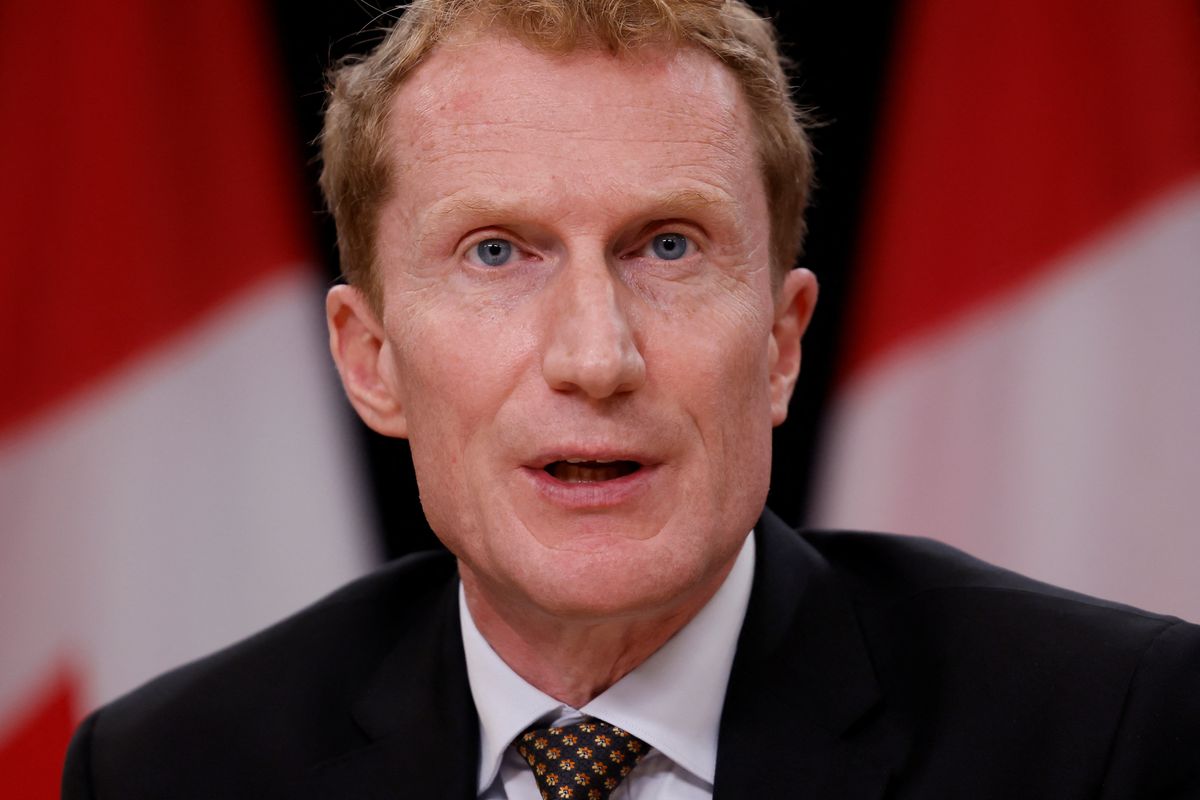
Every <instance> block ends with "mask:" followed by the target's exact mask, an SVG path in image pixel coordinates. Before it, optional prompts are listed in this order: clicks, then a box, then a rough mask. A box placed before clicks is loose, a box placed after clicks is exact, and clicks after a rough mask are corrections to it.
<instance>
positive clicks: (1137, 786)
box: [802, 531, 1200, 798]
mask: <svg viewBox="0 0 1200 800" xmlns="http://www.w3.org/2000/svg"><path fill="white" fill-rule="evenodd" d="M802 538H803V539H804V541H806V542H807V543H808V544H809V545H811V546H812V547H813V548H814V549H815V550H816V551H817V552H818V553H819V554H820V556H821V558H822V559H823V561H824V563H825V564H826V565H827V566H828V569H829V570H830V572H831V573H832V574H833V575H834V576H836V580H837V581H838V583H839V584H840V585H842V586H843V587H844V589H845V591H846V592H847V594H848V595H849V596H850V597H851V598H852V602H853V604H854V606H855V609H856V612H857V616H858V621H859V624H860V626H861V628H862V633H863V638H864V640H865V641H866V643H867V646H868V649H869V650H870V651H871V659H872V661H873V664H874V667H875V671H876V674H877V676H878V679H879V681H880V684H881V685H882V687H883V689H884V693H885V696H887V698H888V701H887V702H888V703H889V707H890V713H892V714H894V715H895V716H896V718H899V719H905V720H907V721H908V724H910V725H911V726H912V727H913V728H914V729H916V730H920V731H922V732H923V733H922V735H923V736H926V737H928V738H927V745H928V748H929V749H928V754H927V755H925V756H924V757H923V758H924V760H923V761H922V762H921V766H920V767H919V768H917V769H919V770H929V771H930V772H936V771H939V770H940V771H941V773H944V774H953V773H954V772H955V769H957V770H958V772H957V774H959V775H962V774H965V773H964V770H963V769H962V768H961V766H960V767H958V768H956V767H953V766H950V765H949V764H943V763H941V762H942V761H943V760H945V759H947V758H951V759H957V762H956V763H959V764H960V765H961V764H972V765H973V766H972V767H971V770H970V772H971V773H972V775H973V778H974V779H975V780H979V781H982V780H984V778H981V777H978V776H986V777H987V780H989V781H991V782H992V784H993V785H1000V784H1003V782H1004V781H1006V780H1011V781H1013V782H1014V783H1013V786H1014V787H1015V786H1016V785H1017V784H1016V780H1017V779H1016V778H1014V777H1013V776H1014V775H1017V774H1018V772H1019V771H1018V772H1011V771H1007V770H1008V768H1009V766H1011V765H1016V764H1025V765H1037V764H1042V765H1043V766H1044V769H1043V770H1042V773H1043V775H1045V776H1047V777H1046V780H1047V781H1048V782H1049V783H1051V784H1052V783H1054V782H1055V781H1063V782H1064V787H1063V788H1064V791H1065V787H1066V784H1065V781H1066V780H1067V776H1072V778H1073V779H1079V780H1081V781H1083V782H1084V783H1087V784H1089V785H1090V786H1091V787H1092V788H1093V789H1094V791H1095V796H1097V797H1101V798H1109V797H1112V798H1117V797H1122V798H1124V797H1160V796H1161V797H1167V796H1170V797H1175V796H1179V797H1184V796H1187V797H1192V796H1200V764H1197V762H1196V760H1195V758H1194V751H1195V748H1196V747H1197V746H1200V626H1197V625H1193V624H1191V623H1188V622H1184V621H1183V620H1180V619H1178V618H1176V617H1173V616H1168V615H1164V614H1158V613H1152V612H1148V611H1143V610H1141V609H1138V608H1134V607H1132V606H1128V605H1123V604H1121V603H1115V602H1111V601H1108V600H1103V599H1100V598H1096V597H1091V596H1088V595H1085V594H1081V593H1078V592H1073V591H1069V590H1066V589H1063V588H1060V587H1056V586H1052V585H1049V584H1046V583H1042V582H1040V581H1037V580H1033V579H1031V578H1028V577H1025V576H1022V575H1020V574H1017V573H1015V572H1012V571H1009V570H1006V569H1002V568H1000V567H997V566H994V565H991V564H988V563H986V562H984V561H981V560H979V559H977V558H974V557H972V556H969V555H967V554H966V553H963V552H961V551H959V550H956V549H955V548H953V547H950V546H948V545H945V544H941V543H939V542H935V541H932V540H929V539H922V538H917V537H906V536H896V535H889V534H877V533H864V532H846V531H811V532H804V533H803V534H802ZM979 742H991V743H994V745H992V749H990V750H980V749H978V748H975V747H974V746H973V744H972V743H979ZM1000 743H1003V746H1002V747H1001V746H1000ZM1000 764H1003V765H1004V766H997V765H1000ZM1068 764H1069V769H1068V768H1067V765H1068ZM1056 765H1057V766H1056ZM1192 793H1194V794H1192ZM1020 794H1021V792H1020V791H1015V789H1014V793H1013V794H1012V795H1011V796H1020Z"/></svg>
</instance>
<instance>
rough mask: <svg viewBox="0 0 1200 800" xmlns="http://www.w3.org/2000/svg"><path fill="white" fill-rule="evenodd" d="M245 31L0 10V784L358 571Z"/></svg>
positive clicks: (70, 3)
mask: <svg viewBox="0 0 1200 800" xmlns="http://www.w3.org/2000/svg"><path fill="white" fill-rule="evenodd" d="M261 22H262V20H261V19H259V18H258V16H257V14H256V11H255V5H254V4H252V3H247V2H245V1H244V0H220V1H218V0H213V1H212V2H208V3H203V4H194V3H180V4H163V3H160V2H159V1H158V0H127V1H126V2H121V3H115V4H114V3H96V2H94V0H64V2H60V3H53V4H47V3H42V2H39V0H16V2H12V3H7V4H5V5H4V7H3V10H2V11H0V74H3V75H4V76H5V81H4V82H3V83H2V84H0V119H3V120H5V124H4V125H3V126H0V174H3V175H4V182H3V185H2V186H0V241H3V242H4V253H5V257H4V260H2V261H0V278H3V281H2V282H0V285H2V286H3V289H0V318H3V320H4V324H5V335H4V337H0V365H2V366H3V371H4V375H5V383H4V386H5V390H4V392H0V797H3V798H10V797H11V798H22V799H23V800H29V799H32V800H43V799H45V800H49V799H50V798H54V797H57V796H58V782H59V774H60V772H61V766H62V759H63V756H64V754H65V749H66V744H67V740H68V737H69V736H70V733H71V730H72V727H73V726H74V724H76V723H77V722H78V721H79V719H80V718H81V716H82V715H83V714H84V713H86V712H87V711H88V710H90V709H91V708H92V707H94V706H95V705H97V704H98V703H101V702H104V701H106V700H109V699H111V698H113V697H114V696H115V695H117V694H119V693H121V692H124V691H127V690H129V689H131V688H133V687H135V686H136V685H138V684H139V683H141V682H143V681H145V680H146V679H148V678H150V677H152V676H153V675H154V674H156V673H158V672H161V671H162V670H164V669H167V668H169V667H172V666H174V665H177V664H179V663H181V662H183V661H185V660H188V659H191V658H195V657H198V656H200V655H203V654H205V653H206V652H209V651H211V650H213V649H215V648H218V647H220V646H223V645H226V644H229V643H231V642H232V641H234V640H235V639H238V638H241V637H243V636H246V635H248V634H250V633H252V632H253V631H254V630H256V629H258V628H261V627H263V626H264V625H267V624H269V623H271V622H273V621H276V620H278V619H280V618H282V617H283V616H285V615H286V614H287V613H289V612H291V611H293V610H296V609H298V608H300V607H302V606H304V605H306V604H308V603H310V602H312V601H314V600H316V599H318V598H319V597H320V596H321V595H322V594H324V593H326V592H327V591H329V590H331V589H333V588H334V587H335V586H337V585H339V584H341V583H343V582H345V581H346V580H348V579H350V578H352V577H354V576H355V575H358V574H360V573H362V572H363V571H365V570H366V569H367V568H368V567H369V566H370V562H371V561H372V557H373V550H374V548H373V545H372V543H371V537H370V534H369V522H370V520H369V519H367V513H366V511H365V508H366V506H365V504H364V499H365V497H364V492H363V487H364V485H365V482H364V480H363V479H362V476H360V475H357V474H356V470H355V468H354V461H353V459H352V454H351V452H350V446H351V444H350V441H349V439H350V437H351V436H352V434H351V432H350V431H349V430H347V429H346V425H345V423H346V422H347V418H346V413H347V412H346V408H345V404H344V402H343V401H341V400H340V399H339V398H338V395H339V392H338V390H337V388H336V375H335V373H334V371H333V367H332V363H331V359H330V357H329V355H328V352H327V350H326V345H325V343H324V324H323V321H322V319H321V316H322V311H321V310H322V307H323V303H322V298H321V287H320V286H319V285H318V284H319V282H318V280H317V278H316V274H315V270H314V269H313V268H312V267H311V262H308V263H306V261H307V256H308V253H307V248H306V246H305V237H304V234H303V231H302V230H301V228H300V222H301V220H302V219H303V216H302V213H303V212H302V211H301V210H300V207H299V203H298V202H296V201H297V200H298V196H299V194H298V192H297V191H296V189H297V187H296V186H295V185H294V184H295V180H294V176H293V175H292V173H291V169H292V167H291V164H290V163H289V159H288V157H287V154H288V152H289V142H288V139H287V137H286V136H285V134H284V126H283V125H282V123H281V119H280V118H281V111H280V100H281V97H280V96H279V92H278V88H279V87H278V86H276V85H275V84H274V83H273V81H272V80H271V79H270V78H271V75H270V67H271V65H272V62H271V59H272V58H273V57H274V56H273V53H272V52H271V51H270V49H269V48H266V44H267V43H268V41H269V38H268V37H266V36H265V30H264V29H263V27H262V25H261ZM47 32H52V33H53V35H52V36H49V38H47V37H48V34H47Z"/></svg>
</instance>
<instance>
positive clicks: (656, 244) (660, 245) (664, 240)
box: [650, 233, 688, 261]
mask: <svg viewBox="0 0 1200 800" xmlns="http://www.w3.org/2000/svg"><path fill="white" fill-rule="evenodd" d="M650 248H651V249H652V250H653V251H654V255H656V256H658V257H659V258H661V259H663V260H664V261H675V260H676V259H680V258H683V257H684V256H685V255H687V251H688V238H687V237H686V236H684V235H683V234H682V233H660V234H659V235H658V236H655V237H654V240H653V241H652V242H651V243H650Z"/></svg>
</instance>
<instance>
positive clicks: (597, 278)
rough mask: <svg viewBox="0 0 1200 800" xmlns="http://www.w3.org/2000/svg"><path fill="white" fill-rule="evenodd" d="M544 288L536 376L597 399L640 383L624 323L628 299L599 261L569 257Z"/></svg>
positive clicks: (639, 364)
mask: <svg viewBox="0 0 1200 800" xmlns="http://www.w3.org/2000/svg"><path fill="white" fill-rule="evenodd" d="M547 288H548V290H549V291H550V292H551V293H552V299H551V302H550V303H548V304H547V305H548V310H549V319H548V320H547V326H548V327H547V330H548V334H547V339H546V342H545V347H544V350H543V355H542V375H543V377H544V378H545V380H546V383H547V384H548V385H549V386H550V388H551V389H555V390H557V391H568V392H569V391H580V392H583V393H584V394H586V395H587V396H588V397H591V398H594V399H597V400H600V399H604V398H606V397H611V396H613V395H616V394H620V393H623V392H632V391H634V390H636V389H638V388H639V387H641V385H642V384H643V383H644V382H645V380H646V362H645V360H644V359H643V358H642V353H641V351H639V350H638V346H637V342H636V340H635V337H634V331H633V329H632V327H631V325H630V320H629V316H628V313H627V311H628V309H627V308H626V306H627V305H628V303H629V301H630V298H629V296H628V292H627V291H623V290H624V287H623V286H622V285H621V284H620V283H619V282H618V281H617V280H616V278H615V277H614V276H613V274H612V272H611V271H610V270H609V268H608V264H607V263H606V261H605V259H603V258H597V259H594V260H588V261H586V262H585V261H583V260H575V261H572V262H570V263H568V264H566V265H565V266H564V267H563V268H562V269H561V270H560V271H559V273H558V274H557V275H556V276H555V278H554V281H553V283H552V285H551V286H550V287H547Z"/></svg>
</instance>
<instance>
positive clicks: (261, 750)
mask: <svg viewBox="0 0 1200 800" xmlns="http://www.w3.org/2000/svg"><path fill="white" fill-rule="evenodd" d="M323 153H324V157H325V173H324V176H323V179H322V181H323V186H324V188H325V190H326V193H327V196H328V198H329V201H330V206H331V208H332V209H333V212H334V214H335V217H336V219H337V223H338V228H339V237H340V240H339V245H340V247H341V251H342V256H343V263H344V267H345V269H346V273H347V277H348V280H349V284H348V285H346V286H339V287H335V288H334V289H333V290H332V291H331V292H330V293H329V298H328V302H327V312H328V318H329V325H330V341H331V346H332V350H333V354H334V358H335V361H336V362H337V365H338V369H339V371H340V373H341V376H342V380H343V383H344V385H345V388H346V391H347V395H348V396H349V398H350V401H351V403H352V404H353V405H354V407H355V408H356V410H357V411H358V413H359V414H360V415H361V416H362V417H363V419H364V420H366V422H367V423H368V424H369V425H371V426H372V427H373V428H375V429H376V430H378V431H380V432H382V433H385V434H388V435H392V436H402V437H407V438H408V439H409V440H410V442H411V444H412V451H413V459H414V463H415V466H416V472H417V477H418V482H419V485H420V490H421V498H422V503H423V506H424V509H425V512H426V514H427V516H428V518H429V521H430V523H431V525H432V527H433V529H434V530H435V531H436V532H437V534H438V535H439V537H440V538H441V539H442V541H443V542H444V543H445V544H446V546H447V548H448V549H449V550H450V552H451V553H452V555H438V554H425V555H420V556H416V557H413V558H410V559H406V560H403V561H401V562H399V563H397V564H394V565H392V566H390V567H388V568H386V569H385V570H383V571H381V572H380V573H377V574H375V575H373V576H369V577H368V578H366V579H364V580H362V581H359V582H357V583H355V584H352V585H351V586H349V587H347V588H345V589H343V590H341V591H340V592H338V593H336V594H334V595H333V596H331V597H330V598H327V599H326V600H324V601H322V602H321V603H319V604H317V605H316V606H314V607H312V608H310V609H308V610H306V611H304V612H302V613H301V614H299V615H297V616H296V617H294V618H292V619H290V620H287V621H285V622H283V623H281V624H280V625H278V626H275V627H274V628H272V629H270V630H268V631H266V632H264V633H262V634H259V635H258V636H256V637H254V638H253V639H250V640H248V641H247V642H244V643H242V644H239V645H236V646H234V647H233V648H231V649H229V650H226V651H223V652H221V653H218V654H216V655H214V656H212V657H210V658H208V659H206V660H204V661H201V662H198V663H196V664H193V665H190V666H187V667H184V668H182V669H180V670H177V671H176V672H174V673H172V674H169V675H167V676H165V677H164V678H160V679H159V680H158V681H155V682H153V683H151V684H149V685H147V686H146V687H143V688H142V689H140V690H138V691H137V692H135V693H134V694H133V695H131V696H129V697H126V698H124V699H122V700H119V701H117V702H116V703H114V704H112V705H110V706H108V707H106V708H104V709H101V710H100V711H98V712H97V713H96V714H94V715H93V716H92V717H90V718H89V719H88V720H87V721H86V722H85V723H84V724H83V725H82V726H81V728H80V731H79V733H78V734H77V736H76V739H75V742H74V744H73V746H72V753H71V756H70V758H69V762H68V766H67V772H66V775H65V778H64V795H65V796H67V797H72V798H76V797H122V798H150V797H255V798H261V797H339V798H340V797H346V798H371V797H461V798H471V797H482V798H511V799H512V800H519V799H520V798H536V797H551V796H554V797H574V798H588V800H591V798H598V799H600V800H602V799H603V798H608V797H613V798H634V799H636V800H645V798H651V797H653V798H707V797H713V796H716V797H720V798H739V797H747V798H749V797H765V796H778V797H793V796H794V797H813V798H833V797H837V798H843V797H845V798H878V797H894V798H917V797H921V798H929V797H939V798H940V797H973V798H974V797H997V798H1000V797H1004V798H1009V797H1022V798H1029V797H1055V798H1061V797H1103V798H1118V797H1120V798H1126V797H1127V798H1134V797H1137V798H1146V797H1197V796H1200V772H1198V771H1197V767H1196V765H1195V761H1196V759H1195V758H1194V754H1195V751H1196V748H1197V746H1198V745H1200V691H1198V690H1200V630H1197V628H1196V627H1195V626H1191V625H1188V624H1186V623H1182V622H1180V621H1178V620H1175V619H1171V618H1166V617H1159V616H1154V615H1150V614H1144V613H1142V612H1138V611H1135V610H1132V609H1128V608H1123V607H1119V606H1115V605H1111V604H1106V603H1103V602H1101V601H1097V600H1093V599H1089V598H1084V597H1081V596H1077V595H1073V594H1070V593H1067V592H1063V591H1060V590H1056V589H1053V588H1050V587H1046V586H1044V585H1041V584H1037V583H1034V582H1032V581H1029V580H1026V579H1023V578H1020V577H1018V576H1015V575H1012V574H1010V573H1006V572H1003V571H1001V570H997V569H995V568H992V567H988V566H986V565H984V564H981V563H979V562H976V561H974V560H972V559H970V558H968V557H966V556H964V555H962V554H959V553H956V552H953V551H950V550H949V549H947V548H944V547H940V546H938V545H934V544H932V543H928V542H922V541H914V540H904V539H897V538H893V537H886V536H878V535H866V534H807V535H805V536H803V537H801V536H799V535H797V534H795V533H794V532H792V531H789V530H788V529H786V528H785V527H784V526H783V525H782V524H781V523H780V522H779V521H778V520H777V519H776V518H775V517H773V516H772V515H771V514H770V512H769V511H764V509H763V503H764V501H765V497H766V492H767V485H768V480H769V474H768V473H769V463H770V441H771V438H770V436H771V429H772V427H773V426H774V425H777V424H779V423H780V422H782V421H783V419H784V417H785V415H786V413H787V404H788V400H789V398H790V395H791V392H792V389H793V386H794V383H795V380H796V376H797V374H798V371H799V367H800V338H801V335H802V333H803V331H804V329H805V327H806V325H807V323H808V319H809V316H810V314H811V313H812V309H813V306H814V303H815V300H816V293H817V290H816V283H815V280H814V278H813V276H812V275H811V274H810V273H808V272H807V271H804V270H790V269H789V268H790V266H791V263H792V261H793V260H794V256H795V253H796V251H797V249H798V247H799V243H800V239H801V235H802V223H801V212H802V209H803V205H804V202H805V198H806V195H807V191H808V186H809V182H810V172H811V167H810V158H809V149H808V143H807V139H806V137H805V135H804V132H803V128H802V126H801V124H800V120H799V118H798V116H797V114H796V112H795V109H794V107H793V106H792V105H791V102H790V100H789V99H788V95H787V84H786V79H785V77H784V75H783V72H782V70H781V68H780V66H779V58H778V56H777V53H776V51H775V46H774V44H773V37H772V33H771V29H770V27H769V25H768V24H767V23H766V22H764V21H762V20H760V19H758V18H757V17H755V16H754V15H753V14H752V13H751V12H750V11H749V10H747V9H746V8H745V7H744V6H743V5H741V3H740V2H736V0H733V1H730V2H720V0H694V1H693V2H674V3H663V2H658V1H657V0H644V1H639V0H614V1H612V2H604V3H601V2H586V1H585V0H574V1H569V0H536V1H535V0H528V1H527V2H521V1H520V0H515V1H514V0H507V1H505V2H501V1H500V0H495V1H494V2H489V1H488V0H476V1H475V2H471V1H470V0H430V1H429V2H417V3H415V4H414V5H413V6H412V7H411V8H410V9H409V10H408V11H407V12H406V14H405V16H404V17H403V18H402V20H401V22H400V23H398V25H397V27H396V28H395V29H394V30H393V31H392V32H391V33H390V34H389V36H388V37H387V38H386V39H385V40H384V42H383V43H382V44H381V45H380V46H379V48H378V49H377V50H376V51H375V52H374V53H373V54H372V55H371V56H369V57H368V58H366V59H364V60H363V61H361V62H359V63H357V64H354V65H351V66H347V67H344V68H343V69H342V70H341V71H340V72H339V73H338V74H337V75H336V77H335V83H334V88H333V98H332V101H331V105H330V109H329V112H328V117H327V123H326V133H325V136H324V140H323Z"/></svg>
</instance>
